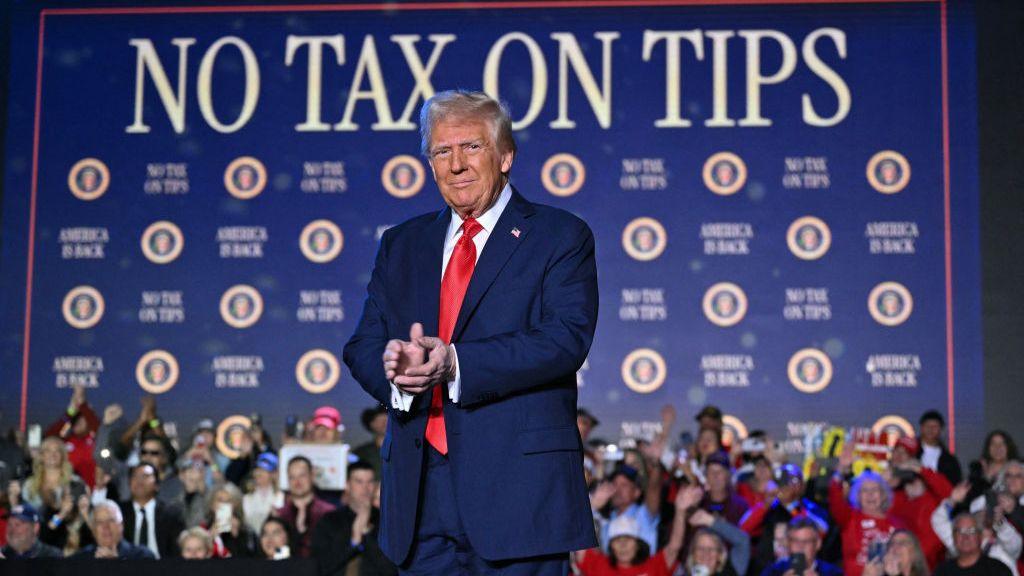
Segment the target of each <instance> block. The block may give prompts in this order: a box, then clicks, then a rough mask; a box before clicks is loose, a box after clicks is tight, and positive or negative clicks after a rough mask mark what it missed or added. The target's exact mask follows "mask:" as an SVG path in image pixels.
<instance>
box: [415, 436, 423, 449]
mask: <svg viewBox="0 0 1024 576" xmlns="http://www.w3.org/2000/svg"><path fill="white" fill-rule="evenodd" d="M421 445H422V443H421V442H420V439H419V438H417V439H416V449H417V450H418V449H419V447H420V446H421Z"/></svg>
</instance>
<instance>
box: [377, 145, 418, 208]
mask: <svg viewBox="0 0 1024 576" xmlns="http://www.w3.org/2000/svg"><path fill="white" fill-rule="evenodd" d="M424 176H425V172H424V170H423V164H422V163H421V162H420V161H419V160H418V159H417V158H416V157H415V156H409V155H407V154H401V155H399V156H395V157H394V158H392V159H391V160H388V161H387V164H384V168H383V169H382V170H381V171H380V183H381V184H383V185H384V189H385V190H387V191H388V194H391V195H392V196H394V197H395V198H411V197H413V196H415V195H416V194H417V193H418V192H419V191H420V189H422V188H423V183H424V182H425V181H426V178H424Z"/></svg>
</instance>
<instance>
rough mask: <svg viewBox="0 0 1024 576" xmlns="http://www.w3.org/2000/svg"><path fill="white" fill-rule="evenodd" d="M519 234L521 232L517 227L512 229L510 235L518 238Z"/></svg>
mask: <svg viewBox="0 0 1024 576" xmlns="http://www.w3.org/2000/svg"><path fill="white" fill-rule="evenodd" d="M520 234H522V232H520V231H519V228H513V229H512V235H513V236H515V237H516V238H519V235H520Z"/></svg>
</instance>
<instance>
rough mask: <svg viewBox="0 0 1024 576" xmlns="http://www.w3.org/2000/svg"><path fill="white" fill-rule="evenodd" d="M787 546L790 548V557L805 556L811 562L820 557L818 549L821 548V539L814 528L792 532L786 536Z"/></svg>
mask: <svg viewBox="0 0 1024 576" xmlns="http://www.w3.org/2000/svg"><path fill="white" fill-rule="evenodd" d="M786 546H787V547H788V548H789V555H790V556H793V555H794V554H803V555H804V558H807V561H808V562H810V561H811V560H813V559H814V557H815V556H817V555H818V548H821V537H820V536H819V535H818V531H817V530H814V529H813V528H799V529H797V530H790V531H789V532H788V533H787V534H786Z"/></svg>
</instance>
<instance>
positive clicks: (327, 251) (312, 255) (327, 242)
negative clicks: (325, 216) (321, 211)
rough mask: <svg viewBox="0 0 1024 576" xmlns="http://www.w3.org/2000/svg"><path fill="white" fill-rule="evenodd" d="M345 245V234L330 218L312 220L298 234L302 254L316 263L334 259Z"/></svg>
mask: <svg viewBox="0 0 1024 576" xmlns="http://www.w3.org/2000/svg"><path fill="white" fill-rule="evenodd" d="M344 245H345V236H344V235H343V234H342V233H341V228H338V226H337V224H335V223H334V222H331V221H330V220H314V221H312V222H310V223H309V224H306V227H305V228H303V229H302V234H301V235H300V236H299V248H301V249H302V253H303V255H305V256H306V258H308V259H309V260H310V261H312V262H316V263H317V264H324V263H327V262H330V261H331V260H334V259H335V258H337V257H338V254H340V253H341V248H342V247H343V246H344Z"/></svg>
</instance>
